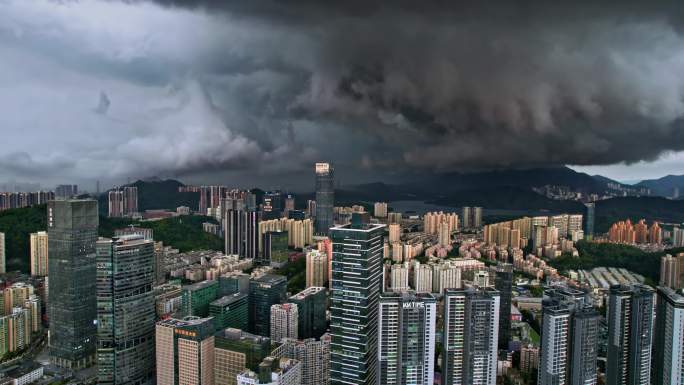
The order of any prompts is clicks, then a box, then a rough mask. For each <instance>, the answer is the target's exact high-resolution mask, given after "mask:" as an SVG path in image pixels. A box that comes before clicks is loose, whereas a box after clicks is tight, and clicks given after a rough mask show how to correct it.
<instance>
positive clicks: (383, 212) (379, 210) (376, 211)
mask: <svg viewBox="0 0 684 385" xmlns="http://www.w3.org/2000/svg"><path fill="white" fill-rule="evenodd" d="M373 216H374V217H376V218H387V202H375V204H374V205H373Z"/></svg>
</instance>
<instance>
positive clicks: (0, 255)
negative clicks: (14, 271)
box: [0, 233, 7, 273]
mask: <svg viewBox="0 0 684 385" xmlns="http://www.w3.org/2000/svg"><path fill="white" fill-rule="evenodd" d="M6 247H7V244H6V242H5V233H0V273H6V272H7V251H6Z"/></svg>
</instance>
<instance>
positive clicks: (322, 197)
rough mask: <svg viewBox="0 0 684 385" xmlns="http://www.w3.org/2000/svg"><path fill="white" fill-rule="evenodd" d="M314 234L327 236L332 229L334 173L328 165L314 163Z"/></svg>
mask: <svg viewBox="0 0 684 385" xmlns="http://www.w3.org/2000/svg"><path fill="white" fill-rule="evenodd" d="M315 170H316V205H315V206H316V234H328V230H329V229H330V228H331V227H333V225H334V222H333V207H334V206H335V173H334V169H333V167H332V166H331V165H330V164H329V163H316V167H315Z"/></svg>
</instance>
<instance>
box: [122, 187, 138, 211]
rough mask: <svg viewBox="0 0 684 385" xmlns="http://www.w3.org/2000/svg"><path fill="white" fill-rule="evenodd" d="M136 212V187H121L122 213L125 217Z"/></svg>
mask: <svg viewBox="0 0 684 385" xmlns="http://www.w3.org/2000/svg"><path fill="white" fill-rule="evenodd" d="M137 212H138V188H137V187H135V186H126V187H124V188H123V214H124V215H125V216H127V217H130V216H133V215H134V214H135V213H137Z"/></svg>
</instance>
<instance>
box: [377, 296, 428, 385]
mask: <svg viewBox="0 0 684 385" xmlns="http://www.w3.org/2000/svg"><path fill="white" fill-rule="evenodd" d="M436 322H437V303H436V300H435V297H433V296H432V294H414V293H409V292H404V293H384V294H383V295H382V296H381V297H380V301H379V308H378V358H377V359H378V363H377V370H378V375H377V379H378V380H377V383H378V384H396V385H409V384H411V385H414V384H415V385H418V384H421V385H432V384H433V383H434V375H435V373H434V364H435V325H436Z"/></svg>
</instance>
